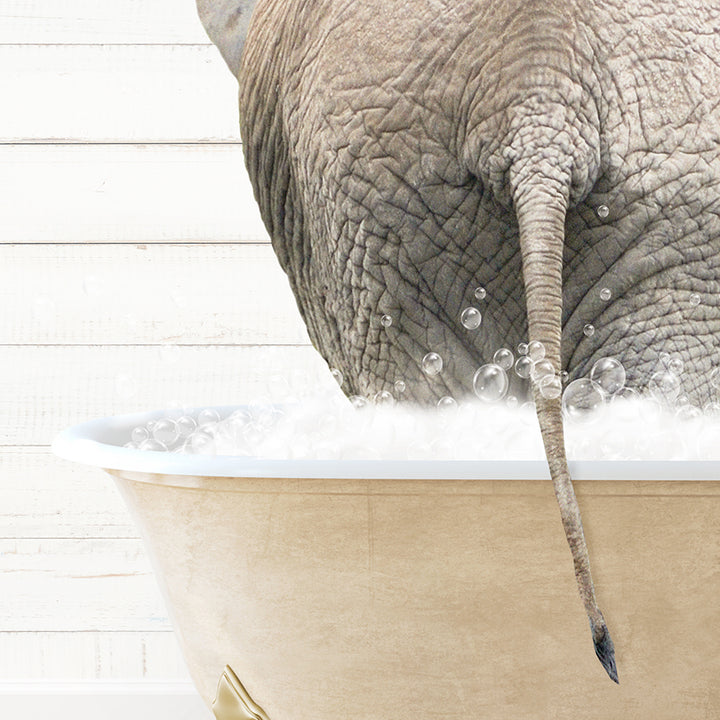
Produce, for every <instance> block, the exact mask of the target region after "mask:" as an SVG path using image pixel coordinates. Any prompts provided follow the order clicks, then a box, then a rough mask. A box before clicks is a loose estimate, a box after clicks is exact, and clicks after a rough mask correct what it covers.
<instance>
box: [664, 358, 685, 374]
mask: <svg viewBox="0 0 720 720" xmlns="http://www.w3.org/2000/svg"><path fill="white" fill-rule="evenodd" d="M667 369H668V370H669V371H670V372H671V373H675V374H676V375H682V371H683V370H684V369H685V363H684V362H683V359H682V358H681V357H680V356H679V355H671V356H670V358H669V359H668V361H667Z"/></svg>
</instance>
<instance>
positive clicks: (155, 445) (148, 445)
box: [139, 438, 167, 452]
mask: <svg viewBox="0 0 720 720" xmlns="http://www.w3.org/2000/svg"><path fill="white" fill-rule="evenodd" d="M139 449H140V450H153V451H154V452H167V445H165V444H164V443H161V442H160V441H159V440H153V438H148V439H147V440H143V441H142V442H141V443H140V445H139Z"/></svg>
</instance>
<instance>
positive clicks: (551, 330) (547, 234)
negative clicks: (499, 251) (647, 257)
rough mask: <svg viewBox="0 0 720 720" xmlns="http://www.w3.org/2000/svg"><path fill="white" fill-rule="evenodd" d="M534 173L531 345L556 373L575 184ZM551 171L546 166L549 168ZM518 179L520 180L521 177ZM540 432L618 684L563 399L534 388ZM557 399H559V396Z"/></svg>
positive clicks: (525, 228)
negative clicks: (573, 472) (568, 447)
mask: <svg viewBox="0 0 720 720" xmlns="http://www.w3.org/2000/svg"><path fill="white" fill-rule="evenodd" d="M531 164H532V165H534V167H533V168H532V171H531V172H527V168H524V170H525V172H522V173H521V174H520V176H521V177H522V178H523V179H522V180H521V181H520V182H518V183H517V184H515V186H514V188H513V202H514V207H515V213H516V215H517V220H518V228H519V233H520V252H521V256H522V270H523V279H524V283H525V297H526V303H527V314H528V331H529V338H530V340H538V341H540V342H542V343H543V345H544V346H545V358H546V359H547V360H549V361H550V362H551V363H552V366H553V368H554V372H555V374H556V377H557V374H558V373H559V372H560V370H561V365H560V362H561V361H560V340H561V334H562V317H561V312H562V262H563V245H564V233H565V214H566V211H567V205H568V195H569V185H570V183H569V179H568V181H566V182H563V179H562V174H561V173H558V168H557V165H554V166H551V163H550V162H549V161H543V160H537V161H534V162H532V161H531ZM545 166H546V167H545ZM516 177H517V176H516ZM534 395H535V403H536V407H537V414H538V420H539V423H540V430H541V433H542V437H543V443H544V445H545V453H546V456H547V460H548V465H549V468H550V476H551V477H552V481H553V486H554V489H555V496H556V498H557V501H558V505H559V507H560V514H561V517H562V522H563V527H564V529H565V536H566V538H567V541H568V544H569V545H570V550H571V553H572V558H573V562H574V565H575V577H576V579H577V583H578V589H579V591H580V596H581V598H582V600H583V604H584V605H585V611H586V612H587V615H588V618H589V620H590V627H591V630H592V637H593V642H594V644H595V652H596V654H597V656H598V658H599V659H600V662H601V663H602V665H603V667H604V668H605V670H606V671H607V673H608V675H609V676H610V678H611V679H612V680H614V681H615V682H618V676H617V669H616V666H615V651H614V646H613V642H612V640H611V639H610V633H609V631H608V628H607V625H606V623H605V619H604V618H603V615H602V612H600V608H599V607H598V604H597V600H596V598H595V588H594V585H593V580H592V575H591V573H590V559H589V556H588V549H587V545H586V543H585V535H584V532H583V527H582V519H581V517H580V509H579V507H578V503H577V499H576V497H575V491H574V489H573V484H572V480H571V478H570V472H569V470H568V465H567V456H566V452H565V442H564V433H563V419H562V409H561V400H560V397H559V393H558V392H557V385H556V386H555V392H552V391H551V392H547V391H545V392H543V391H542V390H541V389H539V388H538V384H536V385H535V388H534ZM553 395H557V397H553Z"/></svg>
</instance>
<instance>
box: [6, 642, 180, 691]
mask: <svg viewBox="0 0 720 720" xmlns="http://www.w3.org/2000/svg"><path fill="white" fill-rule="evenodd" d="M0 647H1V648H2V652H0V678H2V681H8V680H33V679H38V680H41V679H42V680H68V679H72V680H76V681H77V680H116V679H117V680H124V679H127V678H143V679H147V680H154V679H163V680H165V679H177V680H185V679H186V678H187V677H188V673H187V668H186V666H185V661H184V660H183V659H182V656H181V654H180V649H179V648H178V644H177V640H176V639H175V635H174V633H172V632H171V631H169V630H161V631H156V632H143V631H141V632H127V631H106V632H98V631H80V632H64V631H57V630H54V631H41V632H0Z"/></svg>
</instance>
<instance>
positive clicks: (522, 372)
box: [515, 355, 535, 379]
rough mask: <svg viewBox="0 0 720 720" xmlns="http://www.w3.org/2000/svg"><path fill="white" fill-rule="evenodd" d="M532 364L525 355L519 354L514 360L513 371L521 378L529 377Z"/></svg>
mask: <svg viewBox="0 0 720 720" xmlns="http://www.w3.org/2000/svg"><path fill="white" fill-rule="evenodd" d="M534 364H535V363H533V361H532V360H531V359H530V358H529V357H528V356H527V355H521V356H520V357H519V358H518V359H517V360H516V361H515V373H516V374H517V375H518V376H519V377H521V378H523V379H526V378H529V377H530V373H532V369H533V365H534Z"/></svg>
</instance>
